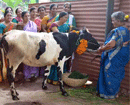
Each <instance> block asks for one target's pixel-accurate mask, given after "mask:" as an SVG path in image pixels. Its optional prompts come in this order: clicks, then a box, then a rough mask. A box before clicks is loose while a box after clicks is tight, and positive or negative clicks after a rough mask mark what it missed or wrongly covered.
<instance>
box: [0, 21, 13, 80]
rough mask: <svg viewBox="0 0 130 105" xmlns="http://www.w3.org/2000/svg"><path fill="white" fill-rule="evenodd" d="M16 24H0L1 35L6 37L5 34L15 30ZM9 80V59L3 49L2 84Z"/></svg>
mask: <svg viewBox="0 0 130 105" xmlns="http://www.w3.org/2000/svg"><path fill="white" fill-rule="evenodd" d="M15 26H16V24H14V23H10V24H9V25H8V26H6V25H4V24H3V23H1V24H0V34H2V35H4V33H6V32H8V31H10V30H12V29H14V28H15ZM5 79H7V59H6V58H5V56H4V52H3V49H1V50H0V82H2V80H5Z"/></svg>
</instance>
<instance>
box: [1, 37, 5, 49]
mask: <svg viewBox="0 0 130 105" xmlns="http://www.w3.org/2000/svg"><path fill="white" fill-rule="evenodd" d="M5 37H6V35H4V36H2V38H1V39H0V48H3V47H4V42H5Z"/></svg>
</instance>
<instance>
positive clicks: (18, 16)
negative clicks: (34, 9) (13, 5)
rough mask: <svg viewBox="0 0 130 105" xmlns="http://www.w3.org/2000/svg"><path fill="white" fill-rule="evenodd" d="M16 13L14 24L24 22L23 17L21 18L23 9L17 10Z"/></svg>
mask: <svg viewBox="0 0 130 105" xmlns="http://www.w3.org/2000/svg"><path fill="white" fill-rule="evenodd" d="M15 13H16V15H17V16H16V17H15V18H13V20H12V22H14V23H19V22H22V21H23V20H22V17H21V13H22V9H21V8H17V9H16V10H15Z"/></svg>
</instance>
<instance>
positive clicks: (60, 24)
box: [47, 12, 71, 85]
mask: <svg viewBox="0 0 130 105" xmlns="http://www.w3.org/2000/svg"><path fill="white" fill-rule="evenodd" d="M67 19H68V13H67V12H61V13H60V14H59V21H56V22H54V23H52V25H51V26H50V30H51V31H52V32H63V33H67V32H69V31H70V29H71V27H70V25H69V24H67V23H66V21H67ZM65 71H67V70H66V63H65V66H64V72H65ZM47 81H48V83H52V84H53V85H57V84H58V81H59V78H58V73H57V67H56V66H55V65H52V66H51V70H50V75H49V76H48V80H47Z"/></svg>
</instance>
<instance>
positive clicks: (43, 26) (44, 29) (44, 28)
mask: <svg viewBox="0 0 130 105" xmlns="http://www.w3.org/2000/svg"><path fill="white" fill-rule="evenodd" d="M41 30H42V31H43V32H47V31H46V25H45V24H41Z"/></svg>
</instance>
